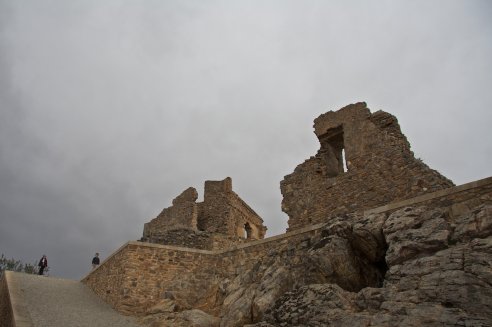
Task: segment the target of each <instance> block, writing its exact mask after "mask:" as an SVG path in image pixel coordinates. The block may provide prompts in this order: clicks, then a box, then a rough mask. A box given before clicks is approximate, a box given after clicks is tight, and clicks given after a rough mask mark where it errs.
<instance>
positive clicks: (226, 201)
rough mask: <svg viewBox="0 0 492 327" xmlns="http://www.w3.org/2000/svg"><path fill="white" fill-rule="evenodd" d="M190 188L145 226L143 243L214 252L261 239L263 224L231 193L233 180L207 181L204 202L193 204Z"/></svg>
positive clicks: (251, 210) (195, 194) (193, 197)
mask: <svg viewBox="0 0 492 327" xmlns="http://www.w3.org/2000/svg"><path fill="white" fill-rule="evenodd" d="M197 197H198V194H197V192H196V190H195V189H194V188H192V187H190V188H188V189H187V190H185V191H184V192H183V193H181V194H180V195H179V196H178V197H177V198H175V199H174V200H173V205H172V206H171V207H168V208H165V209H164V210H163V211H162V212H161V213H160V214H159V215H158V216H157V217H156V218H154V219H152V220H151V221H150V222H148V223H146V224H145V225H144V232H143V237H142V239H141V240H142V241H145V242H151V243H157V244H168V245H183V246H188V247H193V248H198V249H216V248H218V247H219V246H221V245H223V246H229V245H230V244H232V243H242V242H243V241H244V239H246V240H254V239H262V238H263V237H264V236H265V233H266V230H267V228H266V227H265V226H264V225H263V220H262V219H261V217H260V216H258V214H257V213H256V212H255V211H254V210H253V209H251V207H250V206H249V205H248V204H246V202H244V201H243V200H242V199H241V198H240V197H239V196H238V195H237V194H236V193H235V192H234V191H233V190H232V180H231V178H229V177H227V178H225V179H224V180H222V181H206V182H205V193H204V201H203V202H200V203H196V202H195V201H196V199H197Z"/></svg>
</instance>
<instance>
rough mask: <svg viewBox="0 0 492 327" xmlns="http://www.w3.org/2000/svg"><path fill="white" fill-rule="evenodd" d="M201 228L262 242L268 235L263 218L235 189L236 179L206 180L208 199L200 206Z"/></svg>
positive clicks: (199, 223)
mask: <svg viewBox="0 0 492 327" xmlns="http://www.w3.org/2000/svg"><path fill="white" fill-rule="evenodd" d="M198 229H199V230H204V231H209V232H214V233H221V234H226V235H230V236H238V237H241V238H246V239H262V238H263V237H264V236H265V233H266V229H267V228H266V227H265V226H264V225H263V219H261V217H260V216H259V215H258V214H257V213H256V212H255V211H254V210H253V209H251V207H250V206H249V205H247V204H246V202H244V201H243V200H242V199H241V198H240V197H239V196H238V195H237V194H236V193H235V192H234V191H233V190H232V179H231V178H230V177H227V178H225V179H224V180H222V181H206V182H205V194H204V200H203V202H202V203H200V204H199V220H198Z"/></svg>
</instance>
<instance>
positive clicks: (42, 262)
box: [38, 254, 48, 275]
mask: <svg viewBox="0 0 492 327" xmlns="http://www.w3.org/2000/svg"><path fill="white" fill-rule="evenodd" d="M38 266H39V273H38V274H39V275H42V274H43V273H44V269H45V268H46V267H48V259H47V258H46V254H43V257H42V258H41V260H39V263H38Z"/></svg>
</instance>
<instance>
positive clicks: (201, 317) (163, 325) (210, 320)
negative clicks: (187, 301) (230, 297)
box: [140, 309, 220, 327]
mask: <svg viewBox="0 0 492 327" xmlns="http://www.w3.org/2000/svg"><path fill="white" fill-rule="evenodd" d="M140 323H141V324H142V325H144V326H149V327H219V325H220V318H218V317H214V316H212V315H209V314H207V313H205V312H203V311H201V310H198V309H192V310H185V311H181V312H175V313H170V314H166V315H162V314H161V315H150V316H146V317H144V318H141V319H140Z"/></svg>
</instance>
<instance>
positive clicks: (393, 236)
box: [255, 205, 492, 327]
mask: <svg viewBox="0 0 492 327" xmlns="http://www.w3.org/2000/svg"><path fill="white" fill-rule="evenodd" d="M491 225H492V206H491V205H481V206H478V207H476V208H473V210H471V211H470V212H467V213H463V214H462V215H460V216H457V217H456V216H452V215H450V213H449V211H448V210H445V209H429V208H425V207H417V208H405V209H401V210H398V211H396V212H394V213H392V214H391V215H389V216H388V218H386V219H385V221H384V224H383V233H384V236H385V238H386V240H387V243H388V251H387V253H386V261H387V264H388V267H389V270H388V271H387V272H386V276H385V280H384V283H383V285H382V287H380V288H374V287H366V288H363V289H361V290H359V291H358V292H350V291H349V290H348V289H346V288H345V289H344V288H342V287H340V286H342V285H343V283H340V282H339V281H338V282H331V283H317V284H310V283H308V285H305V286H302V287H299V288H296V289H294V290H293V291H291V292H287V293H285V294H284V295H283V296H282V297H280V298H278V299H277V301H276V303H275V304H274V305H273V306H271V307H270V308H269V309H268V310H267V311H266V315H265V316H264V320H265V321H264V323H262V324H260V323H258V324H256V325H255V326H258V327H259V326H268V324H266V323H270V324H272V325H274V326H490V325H491V324H492V228H491ZM463 235H467V237H463ZM272 269H273V268H272ZM364 273H365V271H364Z"/></svg>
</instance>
